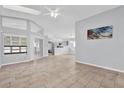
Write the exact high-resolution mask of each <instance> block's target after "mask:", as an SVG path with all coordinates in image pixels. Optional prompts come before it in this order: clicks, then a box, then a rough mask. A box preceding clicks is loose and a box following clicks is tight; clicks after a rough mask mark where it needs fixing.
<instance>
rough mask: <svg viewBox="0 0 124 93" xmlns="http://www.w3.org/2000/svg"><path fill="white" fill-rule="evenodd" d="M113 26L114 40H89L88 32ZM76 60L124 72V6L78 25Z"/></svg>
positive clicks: (82, 21)
mask: <svg viewBox="0 0 124 93" xmlns="http://www.w3.org/2000/svg"><path fill="white" fill-rule="evenodd" d="M109 25H113V38H112V39H99V40H98V39H96V40H87V30H88V29H92V28H97V27H103V26H109ZM76 59H77V60H78V61H80V62H83V63H90V64H95V65H100V66H105V67H109V68H114V69H119V70H124V6H121V7H119V8H116V9H113V10H110V11H107V12H104V13H101V14H98V15H96V16H92V17H90V18H87V19H85V20H81V21H79V22H77V23H76Z"/></svg>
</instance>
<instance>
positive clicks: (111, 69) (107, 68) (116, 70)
mask: <svg viewBox="0 0 124 93" xmlns="http://www.w3.org/2000/svg"><path fill="white" fill-rule="evenodd" d="M76 62H77V63H81V64H85V65H89V66H94V67H98V68H102V69H106V70H110V71H115V72H120V73H124V71H123V70H119V69H114V68H110V67H105V66H100V65H96V64H91V63H86V62H81V61H79V60H76Z"/></svg>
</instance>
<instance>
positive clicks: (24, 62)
mask: <svg viewBox="0 0 124 93" xmlns="http://www.w3.org/2000/svg"><path fill="white" fill-rule="evenodd" d="M45 57H47V56H43V57H38V58H32V59H29V60H24V61H18V62H14V63H6V64H1V65H0V66H1V67H2V66H6V65H12V64H18V63H25V62H31V61H34V60H38V59H41V58H45Z"/></svg>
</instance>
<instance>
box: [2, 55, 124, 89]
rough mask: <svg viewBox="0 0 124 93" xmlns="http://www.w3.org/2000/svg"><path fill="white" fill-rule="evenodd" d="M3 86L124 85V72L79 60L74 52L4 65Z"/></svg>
mask: <svg viewBox="0 0 124 93" xmlns="http://www.w3.org/2000/svg"><path fill="white" fill-rule="evenodd" d="M0 87H1V88H2V87H3V88H114V87H116V88H123V87H124V74H123V73H119V72H114V71H110V70H105V69H101V68H97V67H93V66H88V65H84V64H80V63H76V62H75V60H74V57H73V56H71V55H61V56H49V57H45V58H42V59H39V60H35V61H32V62H25V63H18V64H13V65H8V66H3V67H2V68H1V69H0Z"/></svg>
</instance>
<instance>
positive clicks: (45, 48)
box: [43, 36, 49, 56]
mask: <svg viewBox="0 0 124 93" xmlns="http://www.w3.org/2000/svg"><path fill="white" fill-rule="evenodd" d="M48 40H49V39H48V37H47V36H44V40H43V56H48V49H49V45H48Z"/></svg>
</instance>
